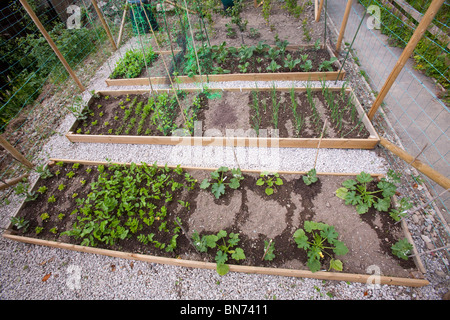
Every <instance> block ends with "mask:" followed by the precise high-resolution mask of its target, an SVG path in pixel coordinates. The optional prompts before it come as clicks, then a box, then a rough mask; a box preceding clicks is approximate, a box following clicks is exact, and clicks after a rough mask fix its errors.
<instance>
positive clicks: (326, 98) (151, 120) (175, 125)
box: [66, 88, 379, 149]
mask: <svg viewBox="0 0 450 320" xmlns="http://www.w3.org/2000/svg"><path fill="white" fill-rule="evenodd" d="M172 92H173V91H170V90H155V91H154V95H153V96H152V99H153V100H152V101H157V103H156V104H152V106H150V107H149V106H148V104H147V103H148V101H149V100H148V99H149V96H150V94H149V93H148V91H146V90H145V91H144V90H130V91H99V92H97V93H96V94H95V95H94V96H93V97H92V98H91V100H90V101H89V103H88V108H89V112H85V113H84V115H83V116H79V119H80V120H76V121H75V122H74V124H73V125H72V127H71V128H70V129H69V132H68V133H67V134H66V137H67V138H68V139H69V140H70V141H71V142H93V143H132V144H169V145H212V146H231V145H234V146H254V147H305V148H315V147H318V146H319V145H320V147H323V148H362V149H372V148H374V147H375V146H376V145H377V143H378V142H379V136H378V134H377V133H376V131H375V129H374V128H373V126H372V124H371V122H370V121H369V120H368V118H367V116H366V114H365V112H364V110H363V109H362V107H361V105H360V104H359V102H358V99H357V98H356V96H355V95H354V93H353V91H352V90H351V89H348V88H347V89H346V88H327V89H326V90H325V91H323V88H276V89H275V88H259V89H258V90H255V89H252V88H239V89H238V88H235V89H231V88H230V89H227V90H224V91H222V90H220V89H215V90H213V89H210V90H208V91H204V92H201V91H199V89H184V90H183V93H182V94H180V95H179V96H178V99H177V98H176V97H175V95H174V94H172ZM274 101H275V104H274ZM292 101H294V102H292ZM331 101H333V102H331ZM178 102H179V103H180V104H181V107H180V105H179V104H178ZM330 105H332V107H328V106H330ZM294 106H295V113H294V108H293V107H294ZM130 107H131V108H130ZM136 109H138V110H137V111H138V113H139V114H136ZM180 110H183V113H181V111H180ZM142 114H145V117H144V120H142V119H143V117H142ZM133 119H134V120H133ZM195 121H198V124H200V122H201V125H200V126H199V125H197V127H194V125H195ZM325 121H327V125H326V127H325V132H324V134H323V136H322V130H323V126H324V122H325ZM186 128H187V130H184V131H183V130H177V129H186ZM276 129H278V130H276ZM174 130H175V132H176V133H177V134H172V133H173V132H174ZM180 131H181V132H180ZM182 134H183V135H184V136H180V135H182ZM321 136H322V139H321Z"/></svg>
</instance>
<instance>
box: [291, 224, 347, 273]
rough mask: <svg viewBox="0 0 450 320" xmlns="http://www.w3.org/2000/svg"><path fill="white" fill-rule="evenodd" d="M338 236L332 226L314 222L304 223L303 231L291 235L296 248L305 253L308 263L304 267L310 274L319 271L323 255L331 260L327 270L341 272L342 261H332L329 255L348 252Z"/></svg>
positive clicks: (332, 258) (340, 254)
mask: <svg viewBox="0 0 450 320" xmlns="http://www.w3.org/2000/svg"><path fill="white" fill-rule="evenodd" d="M338 236H339V234H338V233H337V232H336V230H335V229H334V226H329V225H327V224H325V223H321V222H315V221H305V223H304V229H297V230H296V231H295V232H294V235H293V237H294V240H295V243H297V246H298V247H299V248H301V249H304V250H306V252H307V256H308V262H307V263H306V265H307V266H308V268H309V270H311V272H317V271H319V270H320V268H321V259H324V258H325V255H327V256H329V257H330V258H331V260H330V267H329V269H328V270H331V269H335V270H337V271H342V268H343V265H342V261H341V260H339V259H334V257H333V256H332V254H331V253H330V251H332V252H333V253H334V254H336V255H339V256H342V255H345V254H347V252H348V248H347V246H346V245H345V244H344V243H343V242H342V241H339V240H338ZM324 254H325V255H324Z"/></svg>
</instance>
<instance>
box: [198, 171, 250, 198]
mask: <svg viewBox="0 0 450 320" xmlns="http://www.w3.org/2000/svg"><path fill="white" fill-rule="evenodd" d="M228 171H230V169H228V167H220V168H219V169H217V170H215V171H213V172H211V179H212V180H213V182H210V181H209V179H208V178H206V179H204V180H203V181H202V183H201V184H200V188H202V189H208V188H209V187H211V192H212V194H213V195H214V196H215V197H216V199H219V198H220V196H222V195H224V194H225V190H226V186H228V187H229V188H231V189H237V188H239V187H240V185H241V184H240V181H241V180H243V179H244V176H243V175H242V172H241V170H240V169H239V168H238V169H231V174H232V178H231V179H230V182H225V181H226V180H227V178H228V176H227V175H226V174H227V173H228Z"/></svg>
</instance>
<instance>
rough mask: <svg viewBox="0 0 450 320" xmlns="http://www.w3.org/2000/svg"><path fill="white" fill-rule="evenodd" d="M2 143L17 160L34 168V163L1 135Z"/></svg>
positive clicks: (0, 140)
mask: <svg viewBox="0 0 450 320" xmlns="http://www.w3.org/2000/svg"><path fill="white" fill-rule="evenodd" d="M0 145H1V146H2V147H3V148H5V150H6V151H8V152H9V153H10V154H11V155H12V156H13V157H14V158H15V159H16V160H17V161H19V162H21V163H23V164H24V165H26V166H27V167H28V168H30V169H32V168H33V167H34V165H33V164H32V163H31V162H30V161H28V159H27V158H25V157H24V156H23V155H22V154H21V153H20V152H19V151H17V149H16V148H14V147H13V146H12V145H11V144H10V143H9V142H8V141H6V139H5V138H3V137H2V136H0Z"/></svg>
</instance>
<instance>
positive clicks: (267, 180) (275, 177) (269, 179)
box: [256, 171, 283, 196]
mask: <svg viewBox="0 0 450 320" xmlns="http://www.w3.org/2000/svg"><path fill="white" fill-rule="evenodd" d="M256 185H257V186H264V185H266V186H267V187H266V189H265V192H266V194H267V195H268V196H270V195H272V194H273V193H274V192H276V186H281V185H283V180H282V179H281V178H280V175H279V174H278V173H277V172H274V173H270V172H268V171H264V172H262V173H261V174H260V178H259V179H258V180H257V181H256Z"/></svg>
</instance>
